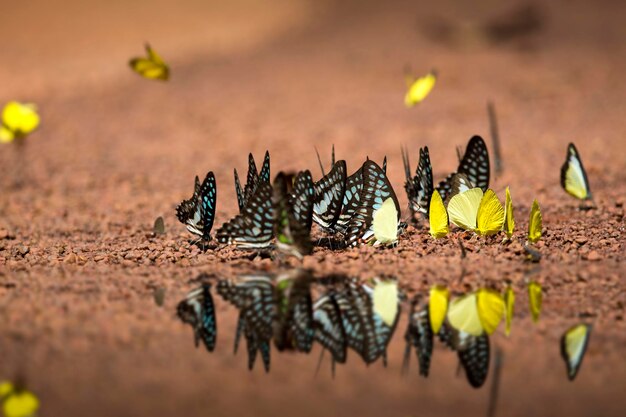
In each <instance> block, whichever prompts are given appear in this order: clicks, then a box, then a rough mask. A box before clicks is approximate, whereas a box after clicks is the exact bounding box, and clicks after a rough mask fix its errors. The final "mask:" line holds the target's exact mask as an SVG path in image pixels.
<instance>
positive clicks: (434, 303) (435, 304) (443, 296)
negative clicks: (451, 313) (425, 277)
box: [428, 285, 450, 334]
mask: <svg viewBox="0 0 626 417" xmlns="http://www.w3.org/2000/svg"><path fill="white" fill-rule="evenodd" d="M449 299H450V292H449V291H448V288H446V287H444V286H443V285H434V286H432V287H431V288H430V294H429V299H428V315H429V317H430V328H431V329H432V331H433V333H434V334H438V333H439V330H440V329H441V326H442V325H443V321H444V320H445V319H446V314H447V312H448V300H449Z"/></svg>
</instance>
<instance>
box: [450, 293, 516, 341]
mask: <svg viewBox="0 0 626 417" xmlns="http://www.w3.org/2000/svg"><path fill="white" fill-rule="evenodd" d="M504 310H505V306H504V300H503V298H502V296H501V295H500V294H499V293H497V292H496V291H493V290H489V289H486V288H483V289H480V290H478V291H477V292H474V293H471V294H468V295H465V296H463V297H459V298H455V299H454V300H452V302H451V303H450V307H449V308H448V322H449V323H450V325H451V326H452V327H454V328H455V329H457V330H459V331H463V332H465V333H469V334H471V335H472V336H480V335H482V334H483V333H487V334H488V335H491V334H493V332H495V330H496V328H497V327H498V325H499V324H500V321H502V317H503V316H504Z"/></svg>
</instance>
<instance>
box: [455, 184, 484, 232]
mask: <svg viewBox="0 0 626 417" xmlns="http://www.w3.org/2000/svg"><path fill="white" fill-rule="evenodd" d="M482 198H483V191H482V190H481V189H480V188H472V189H471V190H469V191H466V192H464V193H461V194H457V195H455V196H454V197H452V198H451V199H450V202H449V203H448V215H449V216H450V221H451V222H452V223H454V224H455V225H456V226H458V227H460V228H462V229H465V230H475V229H476V216H477V215H478V207H479V206H480V202H481V200H482Z"/></svg>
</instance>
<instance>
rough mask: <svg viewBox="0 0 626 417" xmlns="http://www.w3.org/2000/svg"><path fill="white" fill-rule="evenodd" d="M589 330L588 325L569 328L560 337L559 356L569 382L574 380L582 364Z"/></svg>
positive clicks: (589, 333) (589, 326)
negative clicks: (563, 362)
mask: <svg viewBox="0 0 626 417" xmlns="http://www.w3.org/2000/svg"><path fill="white" fill-rule="evenodd" d="M591 329H592V327H591V325H589V324H579V325H576V326H574V327H571V328H569V329H568V330H567V331H566V332H565V333H563V336H562V337H561V356H562V357H563V360H564V361H565V366H566V368H567V378H568V379H569V380H570V381H573V380H574V378H576V375H577V374H578V370H579V369H580V365H582V363H583V358H584V357H585V352H586V351H587V345H588V344H589V336H590V335H591Z"/></svg>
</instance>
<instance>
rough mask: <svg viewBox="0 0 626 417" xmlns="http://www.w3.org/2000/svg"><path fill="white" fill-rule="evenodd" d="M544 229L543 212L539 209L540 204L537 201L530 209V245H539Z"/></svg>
mask: <svg viewBox="0 0 626 417" xmlns="http://www.w3.org/2000/svg"><path fill="white" fill-rule="evenodd" d="M542 228H543V224H542V219H541V210H540V209H539V203H538V202H537V200H535V201H533V206H532V207H531V209H530V219H529V221H528V241H529V242H530V243H537V241H538V240H539V239H541V229H542Z"/></svg>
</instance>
